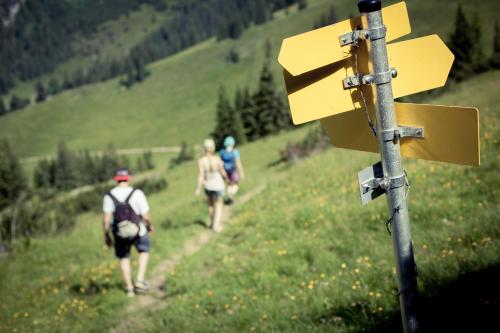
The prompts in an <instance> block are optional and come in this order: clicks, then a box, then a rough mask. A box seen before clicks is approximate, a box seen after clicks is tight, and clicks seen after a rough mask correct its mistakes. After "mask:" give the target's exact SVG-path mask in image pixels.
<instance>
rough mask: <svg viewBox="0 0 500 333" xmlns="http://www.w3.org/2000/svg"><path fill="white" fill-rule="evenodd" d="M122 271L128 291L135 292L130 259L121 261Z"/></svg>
mask: <svg viewBox="0 0 500 333" xmlns="http://www.w3.org/2000/svg"><path fill="white" fill-rule="evenodd" d="M120 269H121V271H122V275H123V279H124V280H125V284H126V285H127V290H133V289H134V285H133V284H132V272H131V268H130V258H122V259H120Z"/></svg>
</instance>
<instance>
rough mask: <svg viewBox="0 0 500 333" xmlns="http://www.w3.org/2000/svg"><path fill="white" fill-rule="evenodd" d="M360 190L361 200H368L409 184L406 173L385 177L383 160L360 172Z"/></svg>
mask: <svg viewBox="0 0 500 333" xmlns="http://www.w3.org/2000/svg"><path fill="white" fill-rule="evenodd" d="M358 183H359V192H360V194H361V202H362V203H363V205H364V204H367V203H368V202H370V201H372V200H374V199H376V198H378V197H379V196H381V195H382V194H385V193H386V192H387V190H394V189H397V188H400V187H403V186H405V185H406V184H408V181H407V179H406V174H405V173H403V174H400V175H399V176H396V177H385V176H384V170H383V167H382V162H378V163H377V164H374V165H372V166H370V167H368V168H366V169H364V170H362V171H360V172H359V173H358Z"/></svg>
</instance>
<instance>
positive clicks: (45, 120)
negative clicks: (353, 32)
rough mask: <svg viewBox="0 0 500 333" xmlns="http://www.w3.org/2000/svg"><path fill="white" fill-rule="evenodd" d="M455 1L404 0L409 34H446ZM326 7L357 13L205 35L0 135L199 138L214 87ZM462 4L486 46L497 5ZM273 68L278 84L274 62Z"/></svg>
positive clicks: (122, 140)
mask: <svg viewBox="0 0 500 333" xmlns="http://www.w3.org/2000/svg"><path fill="white" fill-rule="evenodd" d="M457 3H458V1H451V0H450V1H440V2H435V1H430V0H426V1H418V2H417V1H409V2H408V6H409V12H410V17H411V21H412V26H413V31H414V33H413V36H418V35H423V34H430V33H439V34H440V35H441V36H442V38H444V39H446V37H447V35H448V34H449V32H450V31H451V29H452V27H453V20H454V15H455V9H456V4H457ZM330 5H333V6H334V7H335V9H336V11H337V16H338V17H339V19H344V18H346V17H348V15H349V14H352V13H356V12H357V9H356V7H355V2H353V1H350V0H342V1H337V2H334V3H333V2H331V1H329V0H316V1H312V0H311V1H309V7H308V8H307V10H304V11H300V12H298V11H296V10H292V11H291V13H290V14H289V15H285V14H284V13H278V14H277V15H276V16H277V19H275V20H274V21H272V22H269V23H267V24H265V25H262V26H257V27H253V28H251V29H249V30H247V31H246V32H245V33H244V35H243V37H242V38H241V39H240V40H237V41H230V40H227V41H223V42H219V43H217V42H215V40H209V41H206V42H204V43H202V44H199V45H197V46H195V47H193V48H190V49H188V50H186V51H185V52H182V53H180V54H177V55H175V56H173V57H170V58H167V59H164V60H162V61H159V62H157V63H155V64H153V65H151V66H150V69H151V72H152V75H151V77H150V78H149V79H148V80H146V81H145V82H144V83H143V84H140V85H137V86H134V87H133V88H132V89H131V90H123V89H122V88H120V86H119V84H118V80H112V81H109V82H105V83H100V84H95V85H90V86H86V87H83V88H81V89H75V90H71V91H67V92H65V93H62V94H60V95H58V96H56V97H54V98H53V99H52V100H50V101H48V102H46V103H43V104H39V105H35V106H32V107H30V108H28V109H26V110H23V111H19V112H15V113H12V114H9V115H7V116H5V117H2V118H0V132H1V133H2V134H3V135H5V136H7V137H9V138H10V140H11V142H12V145H13V146H14V149H15V151H16V152H17V153H18V154H19V155H20V156H32V155H43V154H48V153H53V152H54V150H55V148H56V145H57V143H58V142H59V141H60V140H65V141H66V142H67V144H68V146H69V147H70V148H84V147H86V148H89V149H91V150H102V149H103V148H104V147H106V146H107V145H108V143H109V142H111V141H113V142H114V144H115V146H116V147H117V148H133V147H150V146H164V145H178V144H179V143H180V142H181V141H183V140H184V141H188V142H190V143H194V142H198V141H199V140H200V139H201V138H203V137H204V136H206V135H207V134H208V133H210V131H211V130H212V128H213V125H214V115H215V112H214V111H215V103H216V92H217V87H218V85H219V84H225V85H226V86H227V87H228V88H229V89H228V90H229V93H230V94H231V95H232V93H233V91H234V90H235V89H236V87H238V86H245V85H249V86H255V84H256V82H257V78H258V75H259V72H260V69H261V67H262V64H263V62H264V44H265V42H266V40H267V39H269V40H270V41H271V43H272V45H273V56H274V58H276V56H277V53H278V51H279V47H280V45H281V40H282V39H283V38H285V37H288V36H290V35H294V34H297V33H300V32H304V31H308V30H310V29H311V28H312V26H313V24H314V22H316V21H317V20H318V19H319V17H320V16H321V14H322V13H324V12H326V11H327V10H328V8H329V7H330ZM465 9H466V10H467V12H469V13H477V14H478V15H479V16H480V17H481V22H482V24H483V27H484V33H483V36H484V38H483V42H484V43H485V45H487V46H488V47H489V46H490V44H491V41H490V40H489V39H490V38H486V37H487V36H491V31H492V29H493V27H492V25H491V24H490V23H491V22H493V19H494V18H495V13H496V12H497V11H498V9H499V4H498V2H487V1H483V2H477V3H473V2H468V3H466V4H465ZM435 13H440V15H434V14H435ZM232 48H235V49H236V50H238V52H239V53H240V57H241V60H240V62H239V63H238V64H236V65H231V64H228V63H226V61H225V57H226V55H227V54H228V53H229V51H230V50H231V49H232ZM489 49H490V47H489V48H488V50H489ZM488 52H489V51H488ZM272 65H273V70H274V71H275V73H276V80H277V81H278V83H279V84H280V85H281V77H280V68H279V65H278V64H277V63H273V64H272Z"/></svg>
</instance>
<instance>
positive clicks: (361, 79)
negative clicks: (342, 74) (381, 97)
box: [343, 68, 398, 89]
mask: <svg viewBox="0 0 500 333" xmlns="http://www.w3.org/2000/svg"><path fill="white" fill-rule="evenodd" d="M397 76H398V71H397V70H396V68H391V69H390V70H388V71H387V72H383V73H374V74H364V75H363V74H357V75H353V76H348V77H346V78H345V79H344V80H343V84H344V89H352V88H357V87H359V86H361V85H362V84H364V85H370V84H377V85H379V84H384V83H389V82H391V81H392V79H393V78H395V77H397Z"/></svg>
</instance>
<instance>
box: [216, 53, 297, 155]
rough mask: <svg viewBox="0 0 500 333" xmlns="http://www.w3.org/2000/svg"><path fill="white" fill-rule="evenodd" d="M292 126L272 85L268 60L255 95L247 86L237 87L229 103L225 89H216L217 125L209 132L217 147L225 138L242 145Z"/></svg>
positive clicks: (277, 90) (281, 97) (286, 108)
mask: <svg viewBox="0 0 500 333" xmlns="http://www.w3.org/2000/svg"><path fill="white" fill-rule="evenodd" d="M291 126H292V121H291V117H290V113H289V111H288V107H287V104H286V103H285V102H284V101H283V96H282V93H281V91H280V90H279V89H277V87H276V84H275V82H274V76H273V74H272V72H271V70H270V66H269V60H268V61H266V63H265V64H264V66H263V67H262V70H261V74H260V78H259V85H258V88H257V90H256V91H255V92H253V93H251V92H250V89H249V88H248V87H245V88H243V89H241V88H238V89H237V90H236V93H235V97H234V101H233V103H231V101H230V100H229V98H228V97H227V93H226V89H225V88H224V86H222V85H221V86H220V87H219V96H218V102H217V106H216V126H215V128H214V130H213V133H212V136H213V138H214V140H215V142H216V144H217V146H218V147H222V146H223V141H224V138H225V137H226V136H229V135H231V136H233V137H234V138H235V139H236V142H238V143H239V144H243V143H245V142H248V141H255V140H258V139H260V138H263V137H266V136H268V135H270V134H274V133H278V132H280V131H281V130H286V129H289V128H291Z"/></svg>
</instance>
